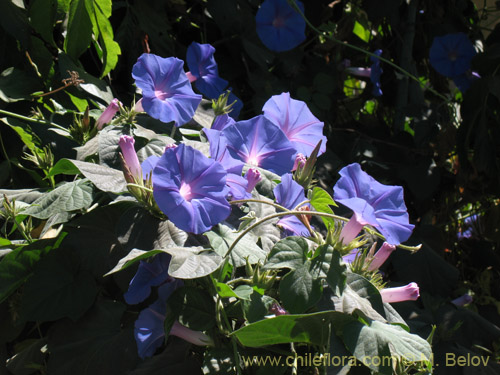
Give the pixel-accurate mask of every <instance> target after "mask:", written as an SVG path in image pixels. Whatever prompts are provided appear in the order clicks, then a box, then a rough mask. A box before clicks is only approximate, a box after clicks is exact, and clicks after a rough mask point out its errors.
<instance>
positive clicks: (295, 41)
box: [255, 0, 306, 52]
mask: <svg viewBox="0 0 500 375" xmlns="http://www.w3.org/2000/svg"><path fill="white" fill-rule="evenodd" d="M295 3H296V4H297V6H298V7H299V8H300V10H301V11H302V13H304V5H303V4H302V2H301V1H298V0H297V1H295ZM255 21H256V23H257V27H256V29H257V35H258V36H259V38H260V40H261V41H262V43H263V44H264V45H265V46H266V47H267V48H269V49H270V50H271V51H276V52H282V51H288V50H291V49H292V48H295V47H296V46H298V45H299V44H300V43H302V42H303V41H304V40H305V39H306V35H305V29H306V21H305V20H304V19H303V18H302V16H301V15H300V14H299V13H298V12H297V11H296V10H295V9H294V8H292V6H291V5H290V4H288V2H287V0H265V1H264V2H263V3H262V4H261V6H260V8H259V10H258V11H257V15H256V16H255Z"/></svg>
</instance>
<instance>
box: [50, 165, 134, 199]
mask: <svg viewBox="0 0 500 375" xmlns="http://www.w3.org/2000/svg"><path fill="white" fill-rule="evenodd" d="M60 173H63V174H69V175H74V174H78V173H81V174H83V175H84V176H85V177H87V178H88V179H89V180H90V181H91V182H92V183H93V184H94V185H95V186H96V187H97V188H98V189H100V190H102V191H106V192H111V193H115V194H119V193H123V192H125V191H127V182H126V181H125V178H124V177H123V172H122V171H119V170H117V169H113V168H109V167H107V166H105V165H99V164H94V163H87V162H85V161H80V160H71V159H61V160H59V161H58V162H57V164H56V165H54V166H53V167H52V168H51V169H50V172H49V176H55V175H57V174H60Z"/></svg>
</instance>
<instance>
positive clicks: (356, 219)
mask: <svg viewBox="0 0 500 375" xmlns="http://www.w3.org/2000/svg"><path fill="white" fill-rule="evenodd" d="M339 174H340V176H341V177H340V179H339V180H338V181H337V183H336V184H335V186H334V188H333V190H334V199H335V201H337V202H340V203H342V204H343V205H344V206H347V207H349V208H350V209H351V210H353V211H354V215H353V216H352V218H351V220H349V222H348V223H347V224H346V225H345V226H344V228H343V230H342V233H341V238H342V241H343V243H344V244H348V243H349V242H351V241H352V240H353V239H354V238H355V237H356V236H357V235H358V233H359V232H360V231H361V229H363V226H365V225H371V226H373V227H374V228H376V229H377V230H378V231H380V233H382V234H383V235H384V236H385V238H386V242H387V243H388V244H390V245H399V244H400V243H401V242H404V241H406V240H407V239H408V238H409V237H410V235H411V232H412V231H413V228H414V226H413V225H411V224H409V222H408V212H407V209H406V205H405V202H404V199H403V188H402V187H401V186H389V185H383V184H381V183H380V182H378V181H376V180H375V179H374V178H373V177H371V176H369V175H368V174H367V173H366V172H364V171H362V170H361V166H360V165H359V164H358V163H353V164H350V165H348V166H347V167H344V168H342V169H341V170H340V172H339Z"/></svg>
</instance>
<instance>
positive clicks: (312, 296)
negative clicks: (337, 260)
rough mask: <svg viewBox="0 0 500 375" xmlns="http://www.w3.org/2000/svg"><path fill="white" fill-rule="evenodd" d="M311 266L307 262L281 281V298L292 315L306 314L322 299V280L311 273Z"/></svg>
mask: <svg viewBox="0 0 500 375" xmlns="http://www.w3.org/2000/svg"><path fill="white" fill-rule="evenodd" d="M310 265H311V263H310V261H307V262H306V263H305V264H304V265H303V266H302V267H298V268H296V269H295V270H293V271H291V272H289V273H287V274H286V275H285V276H284V277H283V279H281V282H280V286H279V291H280V298H281V300H282V301H283V307H284V308H285V309H286V310H287V311H289V312H290V313H292V314H300V313H303V312H305V311H306V310H307V309H309V308H310V307H312V306H314V305H315V304H316V302H318V301H319V299H320V298H321V292H322V287H321V280H320V279H319V278H318V277H317V275H314V274H313V273H311V270H310Z"/></svg>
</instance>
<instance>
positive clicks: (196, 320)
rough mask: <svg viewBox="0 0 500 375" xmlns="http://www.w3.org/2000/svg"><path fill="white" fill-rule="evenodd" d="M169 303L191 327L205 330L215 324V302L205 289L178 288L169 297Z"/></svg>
mask: <svg viewBox="0 0 500 375" xmlns="http://www.w3.org/2000/svg"><path fill="white" fill-rule="evenodd" d="M168 305H169V306H170V307H171V308H172V311H173V312H174V314H176V315H177V316H179V321H180V322H181V323H182V324H183V325H185V326H186V327H188V328H190V329H193V330H195V331H205V330H207V329H210V328H212V327H214V326H215V302H214V300H213V298H212V297H211V296H210V295H209V294H208V293H207V292H205V291H204V290H201V289H198V288H195V287H188V286H185V287H182V288H180V289H177V290H176V291H175V292H174V293H173V294H172V295H171V296H170V298H169V299H168Z"/></svg>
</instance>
